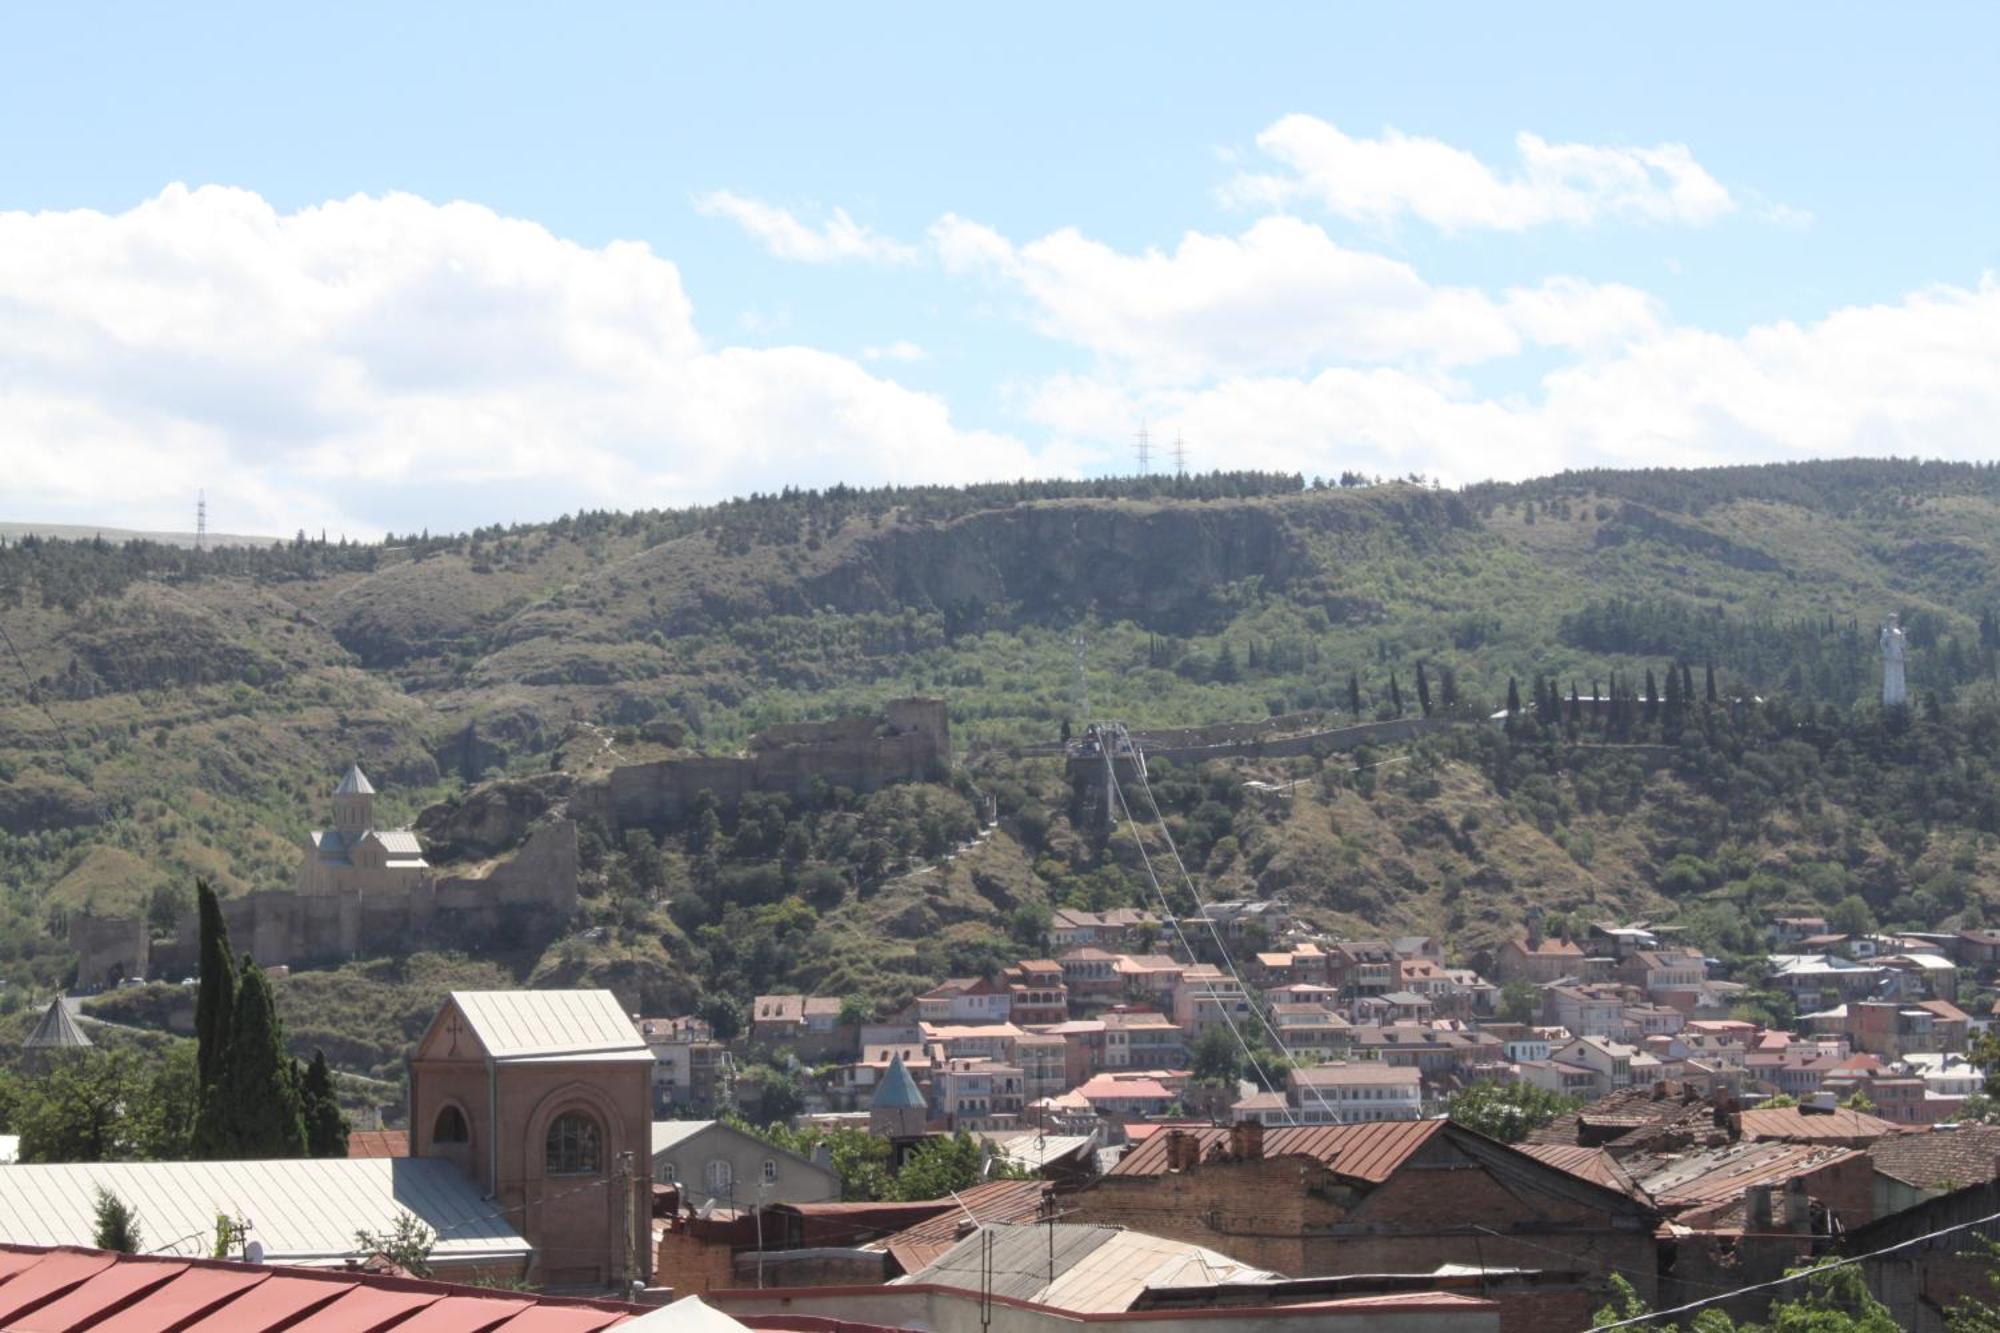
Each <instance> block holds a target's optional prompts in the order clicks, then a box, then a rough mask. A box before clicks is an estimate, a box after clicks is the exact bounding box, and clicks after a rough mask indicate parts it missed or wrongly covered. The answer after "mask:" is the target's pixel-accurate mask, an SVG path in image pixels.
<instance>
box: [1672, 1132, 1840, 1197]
mask: <svg viewBox="0 0 2000 1333" xmlns="http://www.w3.org/2000/svg"><path fill="white" fill-rule="evenodd" d="M1860 1155H1861V1154H1859V1153H1857V1152H1854V1151H1852V1150H1851V1149H1846V1148H1826V1147H1821V1146H1819V1145H1817V1144H1811V1143H1741V1144H1737V1145H1736V1146H1734V1147H1730V1148H1716V1149H1713V1150H1711V1151H1709V1152H1703V1153H1696V1154H1694V1155H1693V1156H1690V1157H1684V1158H1680V1159H1678V1160H1676V1161H1674V1162H1671V1163H1669V1164H1668V1165H1666V1166H1664V1167H1662V1168H1661V1169H1659V1170H1657V1171H1654V1172H1653V1173H1651V1174H1650V1175H1647V1176H1645V1177H1644V1178H1642V1179H1641V1180H1640V1182H1639V1183H1640V1184H1641V1185H1642V1186H1644V1187H1645V1189H1646V1192H1647V1193H1649V1194H1651V1195H1652V1196H1653V1197H1654V1198H1655V1199H1656V1200H1658V1201H1659V1203H1660V1205H1661V1206H1662V1207H1665V1208H1670V1209H1680V1208H1690V1207H1699V1206H1703V1205H1707V1204H1714V1203H1723V1202H1727V1201H1728V1200H1731V1199H1739V1198H1741V1197H1743V1192H1744V1191H1745V1190H1747V1189H1749V1188H1750V1187H1751V1186H1752V1185H1781V1184H1783V1183H1784V1182H1786V1181H1788V1180H1790V1179H1791V1178H1792V1177H1793V1176H1796V1175H1798V1174H1800V1173H1801V1172H1803V1171H1805V1170H1807V1169H1809V1168H1816V1167H1820V1166H1824V1165H1825V1164H1827V1163H1828V1162H1835V1161H1839V1160H1841V1159H1843V1158H1847V1157H1858V1156H1860Z"/></svg>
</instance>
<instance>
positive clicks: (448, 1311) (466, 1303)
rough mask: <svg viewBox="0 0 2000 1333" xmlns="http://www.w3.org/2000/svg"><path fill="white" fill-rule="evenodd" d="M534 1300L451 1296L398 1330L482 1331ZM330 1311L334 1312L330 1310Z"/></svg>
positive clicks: (423, 1332) (437, 1332)
mask: <svg viewBox="0 0 2000 1333" xmlns="http://www.w3.org/2000/svg"><path fill="white" fill-rule="evenodd" d="M532 1304H533V1302H532V1301H526V1300H512V1301H496V1300H492V1299H489V1298H486V1297H472V1298H467V1297H464V1296H447V1297H445V1298H444V1299H443V1300H441V1301H439V1302H437V1303H436V1304H435V1305H431V1306H427V1307H426V1308H424V1309H422V1310H419V1311H417V1312H416V1313H415V1314H414V1315H411V1316H410V1317H409V1318H408V1319H405V1320H404V1321H403V1322H402V1323H400V1324H398V1325H396V1333H480V1330H482V1329H488V1328H492V1327H493V1326H494V1325H495V1324H498V1323H500V1321H501V1320H503V1319H507V1318H510V1317H512V1316H513V1315H517V1314H519V1313H521V1312H522V1311H523V1310H525V1309H527V1308H528V1307H529V1306H530V1305H532ZM328 1313H329V1314H331V1313H332V1311H328Z"/></svg>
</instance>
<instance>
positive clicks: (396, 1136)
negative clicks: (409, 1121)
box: [347, 1129, 410, 1157]
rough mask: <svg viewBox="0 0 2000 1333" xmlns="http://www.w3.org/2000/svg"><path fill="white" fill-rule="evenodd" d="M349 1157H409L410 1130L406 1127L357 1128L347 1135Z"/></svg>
mask: <svg viewBox="0 0 2000 1333" xmlns="http://www.w3.org/2000/svg"><path fill="white" fill-rule="evenodd" d="M347 1155H348V1156H349V1157H408V1156H409V1155H410V1132H409V1131H408V1130H406V1129H356V1130H350V1131H349V1132H348V1135H347Z"/></svg>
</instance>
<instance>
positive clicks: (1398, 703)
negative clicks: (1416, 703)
mask: <svg viewBox="0 0 2000 1333" xmlns="http://www.w3.org/2000/svg"><path fill="white" fill-rule="evenodd" d="M1389 707H1391V708H1393V709H1395V710H1396V716H1397V717H1401V716H1402V715H1403V687H1402V686H1401V685H1399V684H1398V683H1397V682H1396V673H1395V672H1393V671H1391V672H1390V673H1389Z"/></svg>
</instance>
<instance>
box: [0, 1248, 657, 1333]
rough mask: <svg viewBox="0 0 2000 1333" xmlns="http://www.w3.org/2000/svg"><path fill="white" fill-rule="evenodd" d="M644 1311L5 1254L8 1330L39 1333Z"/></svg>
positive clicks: (109, 1257)
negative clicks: (78, 1330)
mask: <svg viewBox="0 0 2000 1333" xmlns="http://www.w3.org/2000/svg"><path fill="white" fill-rule="evenodd" d="M114 1311H115V1313H113V1312H114ZM643 1313H645V1309H644V1308H643V1307H640V1306H636V1305H628V1304H625V1303H623V1302H619V1301H601V1300H575V1299H564V1298H561V1297H551V1296H531V1295H521V1294H515V1293H502V1292H491V1291H485V1290H482V1289H480V1288H477V1287H461V1286H453V1285H450V1284H447V1283H443V1282H427V1281H419V1280H417V1279H414V1278H398V1277H385V1276H383V1275H380V1274H375V1273H364V1272H354V1271H349V1270H345V1269H340V1270H334V1269H326V1270H321V1269H301V1268H293V1269H281V1268H265V1267H259V1266H257V1265H252V1264H241V1263H227V1262H220V1261H215V1260H207V1259H176V1258H169V1257H163V1256H154V1255H133V1254H109V1253H106V1252H103V1251H100V1250H84V1249H78V1248H75V1247H70V1246H58V1247H46V1246H29V1245H0V1328H10V1329H15V1328H18V1329H24V1330H36V1333H66V1331H67V1330H70V1329H89V1330H90V1333H158V1330H160V1329H165V1328H173V1329H179V1330H181V1331H182V1333H265V1331H266V1330H275V1329H285V1330H287V1333H377V1331H378V1330H391V1329H393V1330H396V1331H397V1333H405V1331H407V1333H487V1331H488V1330H493V1331H494V1333H595V1331H596V1330H598V1329H604V1328H610V1327H612V1326H613V1325H616V1324H621V1323H624V1322H625V1321H627V1320H629V1319H632V1318H634V1317H636V1316H638V1315H640V1314H643Z"/></svg>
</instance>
